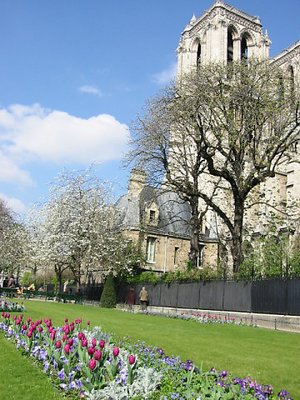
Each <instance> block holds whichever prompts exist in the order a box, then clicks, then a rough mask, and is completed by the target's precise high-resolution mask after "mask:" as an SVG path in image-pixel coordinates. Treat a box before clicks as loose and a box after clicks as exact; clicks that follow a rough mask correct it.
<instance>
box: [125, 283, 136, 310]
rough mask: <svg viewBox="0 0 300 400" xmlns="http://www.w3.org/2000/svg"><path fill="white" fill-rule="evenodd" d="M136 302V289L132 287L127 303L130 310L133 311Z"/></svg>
mask: <svg viewBox="0 0 300 400" xmlns="http://www.w3.org/2000/svg"><path fill="white" fill-rule="evenodd" d="M134 303H135V291H134V288H133V287H131V288H130V289H129V292H128V295H127V304H128V308H129V310H130V311H132V308H133V306H134Z"/></svg>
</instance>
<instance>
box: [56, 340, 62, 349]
mask: <svg viewBox="0 0 300 400" xmlns="http://www.w3.org/2000/svg"><path fill="white" fill-rule="evenodd" d="M55 347H56V348H57V349H60V348H61V341H60V340H57V341H56V343H55Z"/></svg>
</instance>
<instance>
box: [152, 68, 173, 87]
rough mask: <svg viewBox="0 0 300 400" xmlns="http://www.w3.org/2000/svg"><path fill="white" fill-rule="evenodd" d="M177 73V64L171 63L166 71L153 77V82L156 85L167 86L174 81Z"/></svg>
mask: <svg viewBox="0 0 300 400" xmlns="http://www.w3.org/2000/svg"><path fill="white" fill-rule="evenodd" d="M176 72H177V63H176V62H174V63H172V64H171V65H170V66H169V67H168V68H167V69H165V70H163V71H161V72H158V73H157V74H154V75H153V81H154V82H155V83H156V84H158V85H167V84H168V83H170V81H172V80H173V79H175V77H176Z"/></svg>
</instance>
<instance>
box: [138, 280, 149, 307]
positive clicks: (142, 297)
mask: <svg viewBox="0 0 300 400" xmlns="http://www.w3.org/2000/svg"><path fill="white" fill-rule="evenodd" d="M139 298H140V304H141V309H142V310H143V311H146V309H147V303H148V292H147V290H146V288H145V286H143V287H142V290H141V291H140V294H139Z"/></svg>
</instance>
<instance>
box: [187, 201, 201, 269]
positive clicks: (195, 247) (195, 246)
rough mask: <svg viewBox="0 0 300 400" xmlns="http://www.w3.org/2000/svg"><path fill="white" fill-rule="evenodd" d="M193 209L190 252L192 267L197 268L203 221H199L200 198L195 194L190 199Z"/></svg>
mask: <svg viewBox="0 0 300 400" xmlns="http://www.w3.org/2000/svg"><path fill="white" fill-rule="evenodd" d="M190 205H191V209H192V218H191V241H190V253H189V260H190V263H191V266H192V268H197V267H198V265H199V257H200V247H199V236H200V229H201V222H200V221H199V204H198V198H197V197H196V196H194V197H193V198H192V199H191V201H190Z"/></svg>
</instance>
